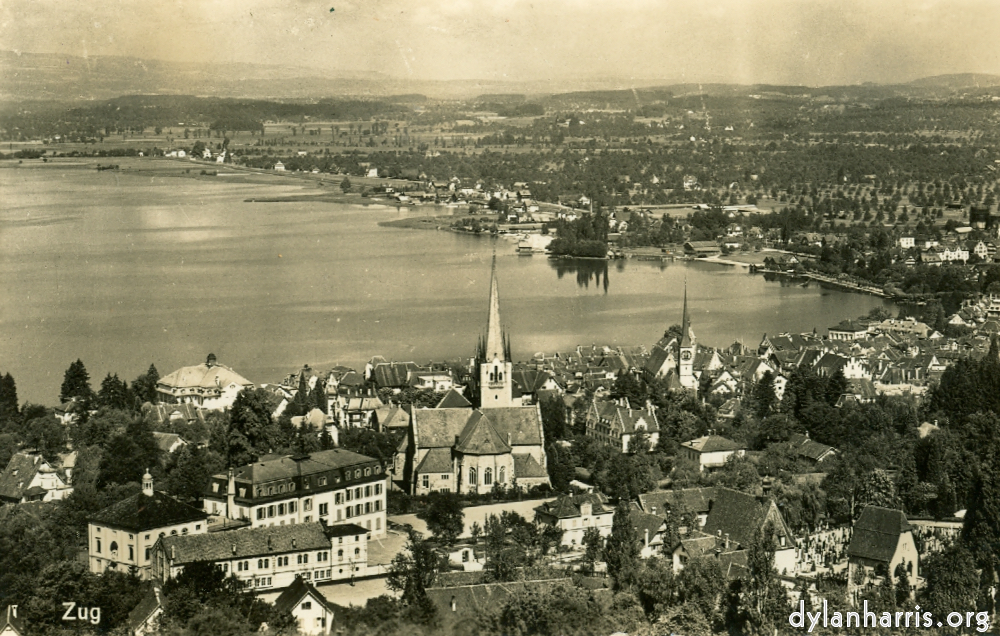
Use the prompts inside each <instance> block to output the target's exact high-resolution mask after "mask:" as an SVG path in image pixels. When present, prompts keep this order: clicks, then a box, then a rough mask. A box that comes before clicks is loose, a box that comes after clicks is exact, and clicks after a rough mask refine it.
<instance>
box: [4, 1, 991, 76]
mask: <svg viewBox="0 0 1000 636" xmlns="http://www.w3.org/2000/svg"><path fill="white" fill-rule="evenodd" d="M0 49H2V50H13V51H18V52H31V53H58V54H64V55H75V56H97V55H121V56H127V57H137V58H145V59H160V60H167V61H184V62H211V63H222V62H253V63H263V64H278V65H291V66H299V67H309V68H311V69H315V70H316V71H319V72H322V73H329V74H330V75H331V76H335V75H337V74H338V73H343V72H378V73H383V74H386V75H389V76H393V77H397V78H407V79H419V80H455V79H484V80H494V81H540V80H572V79H587V78H622V79H627V78H636V79H664V80H669V81H672V82H673V81H678V82H681V81H683V82H734V83H745V84H749V83H771V84H805V85H811V86H817V85H832V84H855V83H859V82H877V83H897V82H905V81H909V80H912V79H917V78H919V77H926V76H932V75H940V74H946V73H965V72H974V73H993V74H1000V0H953V1H947V2H946V1H940V0H928V1H922V0H867V1H864V2H861V1H857V0H837V1H830V0H605V1H603V2H601V1H597V0H324V1H323V2H318V1H315V0H100V1H96V0H73V1H71V2H67V1H66V0H0Z"/></svg>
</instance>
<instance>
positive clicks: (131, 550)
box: [128, 546, 135, 561]
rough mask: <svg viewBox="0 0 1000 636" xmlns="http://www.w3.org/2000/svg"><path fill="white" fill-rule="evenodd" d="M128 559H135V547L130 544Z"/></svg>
mask: <svg viewBox="0 0 1000 636" xmlns="http://www.w3.org/2000/svg"><path fill="white" fill-rule="evenodd" d="M128 560H129V561H135V548H134V547H132V546H129V547H128Z"/></svg>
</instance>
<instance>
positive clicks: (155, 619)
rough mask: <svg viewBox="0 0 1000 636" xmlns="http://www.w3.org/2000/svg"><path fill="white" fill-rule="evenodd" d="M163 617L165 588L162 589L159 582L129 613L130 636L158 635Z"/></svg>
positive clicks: (127, 622)
mask: <svg viewBox="0 0 1000 636" xmlns="http://www.w3.org/2000/svg"><path fill="white" fill-rule="evenodd" d="M161 616H163V588H161V587H160V585H159V582H154V584H153V585H152V586H151V587H150V588H149V589H148V590H147V591H146V594H145V595H144V596H143V597H142V600H141V601H139V604H138V605H136V606H135V607H134V608H132V611H131V612H129V613H128V619H127V620H126V626H127V628H128V636H146V634H156V633H158V632H159V629H160V617H161Z"/></svg>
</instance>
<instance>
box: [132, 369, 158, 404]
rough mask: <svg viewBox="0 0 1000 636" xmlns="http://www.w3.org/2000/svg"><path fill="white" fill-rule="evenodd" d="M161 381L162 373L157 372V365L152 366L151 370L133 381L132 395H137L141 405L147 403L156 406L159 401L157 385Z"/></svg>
mask: <svg viewBox="0 0 1000 636" xmlns="http://www.w3.org/2000/svg"><path fill="white" fill-rule="evenodd" d="M159 381H160V372H159V371H157V370H156V366H155V365H153V364H150V365H149V369H147V370H146V372H145V373H144V374H142V375H140V376H139V377H137V378H136V379H134V380H132V394H133V395H135V397H136V399H138V400H139V402H140V404H145V403H146V402H149V403H150V404H156V403H157V402H158V401H159V398H158V397H157V394H156V385H157V383H158V382H159Z"/></svg>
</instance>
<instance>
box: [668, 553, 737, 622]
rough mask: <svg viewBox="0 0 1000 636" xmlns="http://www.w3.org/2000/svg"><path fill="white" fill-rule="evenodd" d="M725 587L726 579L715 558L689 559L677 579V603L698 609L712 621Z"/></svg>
mask: <svg viewBox="0 0 1000 636" xmlns="http://www.w3.org/2000/svg"><path fill="white" fill-rule="evenodd" d="M725 587H726V577H725V574H724V573H723V572H722V567H721V566H720V565H719V560H718V559H716V558H715V556H700V557H695V558H692V559H688V562H687V563H685V564H684V569H683V570H681V571H680V573H679V574H678V575H677V578H676V588H677V602H678V603H681V604H685V605H693V606H695V607H698V608H699V609H700V610H701V613H702V614H703V615H704V616H705V617H706V618H709V619H710V618H712V617H713V616H715V611H716V610H715V608H716V605H717V604H718V600H719V595H720V594H721V593H722V592H723V590H724V589H725Z"/></svg>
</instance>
